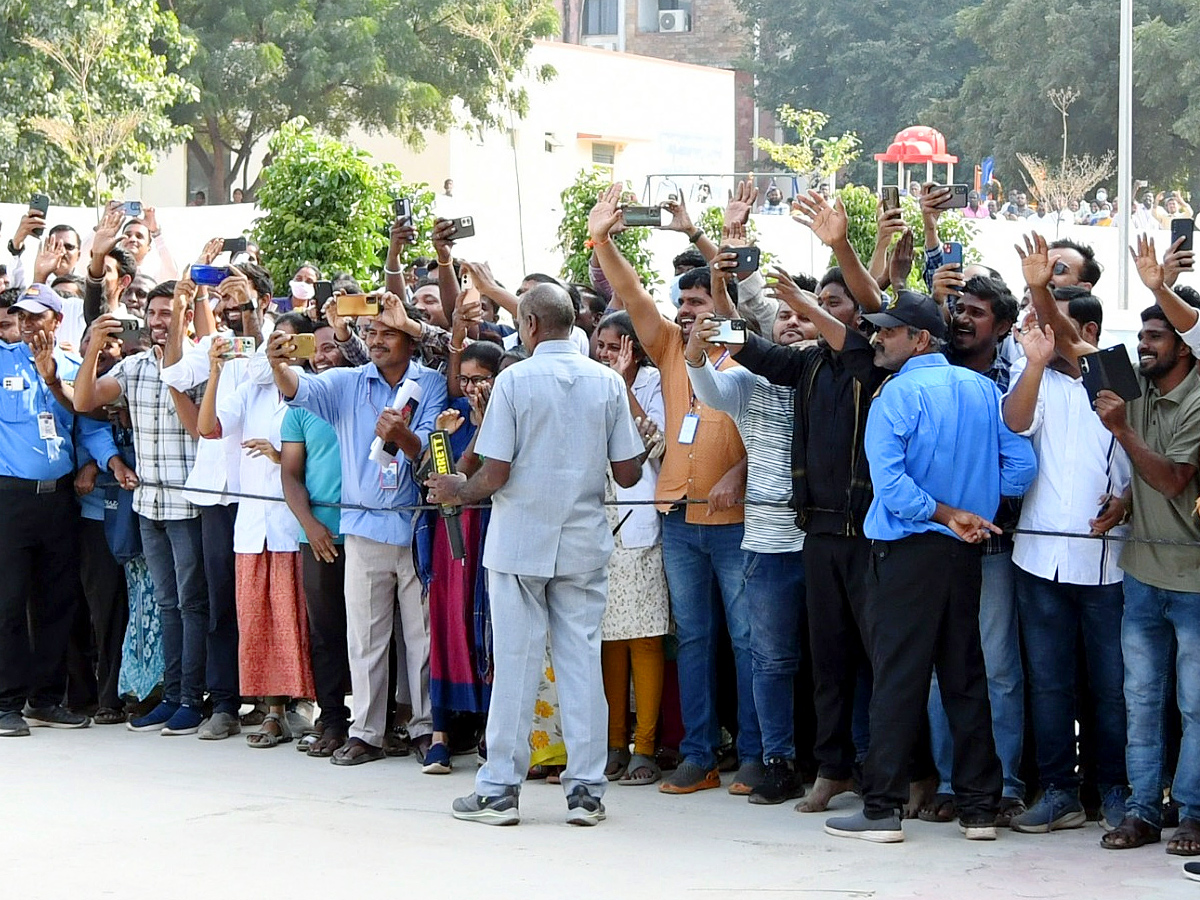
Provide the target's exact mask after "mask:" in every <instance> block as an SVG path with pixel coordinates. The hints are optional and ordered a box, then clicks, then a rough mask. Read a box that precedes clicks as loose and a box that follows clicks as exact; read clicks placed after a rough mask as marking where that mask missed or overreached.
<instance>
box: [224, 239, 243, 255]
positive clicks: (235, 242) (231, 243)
mask: <svg viewBox="0 0 1200 900" xmlns="http://www.w3.org/2000/svg"><path fill="white" fill-rule="evenodd" d="M245 250H246V236H245V235H242V237H235V238H225V240H224V241H223V242H222V244H221V252H222V253H244V252H245Z"/></svg>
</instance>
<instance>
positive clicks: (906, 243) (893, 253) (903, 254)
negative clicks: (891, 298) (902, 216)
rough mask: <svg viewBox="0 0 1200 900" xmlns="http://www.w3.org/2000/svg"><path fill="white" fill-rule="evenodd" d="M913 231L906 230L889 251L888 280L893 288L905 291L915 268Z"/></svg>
mask: <svg viewBox="0 0 1200 900" xmlns="http://www.w3.org/2000/svg"><path fill="white" fill-rule="evenodd" d="M913 256H914V250H913V230H912V229H911V228H904V229H903V230H902V231H901V232H900V240H898V241H896V244H895V246H894V247H892V249H891V250H889V251H888V280H889V281H890V282H891V285H892V287H893V288H895V289H896V290H898V291H901V290H904V288H905V286H907V284H908V275H909V273H910V272H912V267H913Z"/></svg>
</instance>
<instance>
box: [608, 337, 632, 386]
mask: <svg viewBox="0 0 1200 900" xmlns="http://www.w3.org/2000/svg"><path fill="white" fill-rule="evenodd" d="M620 344H621V346H620V348H619V349H618V350H617V358H616V359H615V360H613V371H614V372H616V373H617V374H618V375H620V376H621V377H622V378H624V379H625V383H626V384H633V380H634V378H636V377H637V370H638V364H637V360H635V359H634V358H633V339H632V338H630V337H629V335H627V334H623V335H621V342H620Z"/></svg>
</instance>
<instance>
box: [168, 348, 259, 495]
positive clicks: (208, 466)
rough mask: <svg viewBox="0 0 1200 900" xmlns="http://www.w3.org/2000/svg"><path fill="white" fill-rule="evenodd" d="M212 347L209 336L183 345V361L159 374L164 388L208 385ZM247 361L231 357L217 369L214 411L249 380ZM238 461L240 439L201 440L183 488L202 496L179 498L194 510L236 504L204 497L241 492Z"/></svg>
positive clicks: (240, 449)
mask: <svg viewBox="0 0 1200 900" xmlns="http://www.w3.org/2000/svg"><path fill="white" fill-rule="evenodd" d="M211 346H212V335H205V336H204V337H202V338H201V339H200V340H199V342H197V343H195V344H189V343H186V342H185V343H184V347H183V357H182V358H181V359H180V360H179V362H177V363H175V364H174V365H170V366H167V367H166V368H164V369H163V370H162V380H163V382H164V383H165V384H166V385H167V386H168V387H173V388H175V390H177V391H186V390H188V389H190V388H194V387H196V386H197V385H199V384H203V383H204V382H206V381H208V371H209V361H208V348H209V347H211ZM249 364H250V360H248V359H245V358H243V357H234V358H233V359H231V360H228V361H227V362H226V363H225V365H224V367H223V368H222V369H221V380H220V381H219V382H218V383H217V408H218V409H220V406H221V403H222V402H223V401H227V400H229V398H230V397H232V396H233V393H234V391H236V390H237V388H238V385H240V384H241V383H242V382H244V381H247V380H249V377H248V371H249ZM241 458H242V446H241V438H234V437H230V436H229V433H228V430H226V435H225V437H222V438H220V439H216V440H201V441H200V443H199V445H198V446H197V447H196V463H195V465H193V466H192V471H191V472H190V473H188V478H187V482H186V484H187V486H188V487H189V488H199V489H202V490H203V491H204V493H195V492H194V491H184V492H183V496H184V497H186V498H187V499H188V500H190V501H191V502H192V503H194V504H195V505H196V506H228V505H229V504H230V503H237V497H232V496H230V495H229V494H215V493H208V492H209V491H229V492H230V493H232V494H236V493H237V492H238V491H239V490H241V481H240V478H239V475H238V472H239V468H240V464H241Z"/></svg>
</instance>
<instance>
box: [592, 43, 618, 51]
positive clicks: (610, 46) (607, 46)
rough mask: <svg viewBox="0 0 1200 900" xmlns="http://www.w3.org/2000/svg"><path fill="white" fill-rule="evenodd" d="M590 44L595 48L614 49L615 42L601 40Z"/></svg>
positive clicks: (615, 46)
mask: <svg viewBox="0 0 1200 900" xmlns="http://www.w3.org/2000/svg"><path fill="white" fill-rule="evenodd" d="M590 46H592V47H594V48H595V49H597V50H616V49H617V42H616V41H601V42H600V43H598V44H592V45H590Z"/></svg>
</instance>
